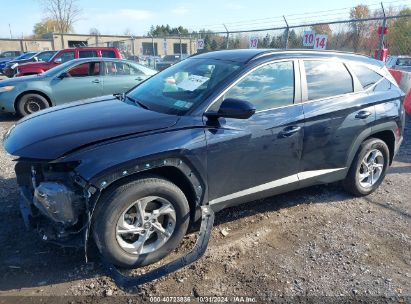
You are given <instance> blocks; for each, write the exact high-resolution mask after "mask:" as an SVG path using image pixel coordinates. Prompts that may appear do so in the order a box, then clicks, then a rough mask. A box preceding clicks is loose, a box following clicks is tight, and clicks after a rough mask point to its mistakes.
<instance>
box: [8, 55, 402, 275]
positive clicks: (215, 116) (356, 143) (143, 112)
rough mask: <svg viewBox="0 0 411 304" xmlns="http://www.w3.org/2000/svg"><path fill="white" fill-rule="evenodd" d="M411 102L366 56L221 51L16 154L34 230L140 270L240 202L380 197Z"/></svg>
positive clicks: (12, 148) (105, 102)
mask: <svg viewBox="0 0 411 304" xmlns="http://www.w3.org/2000/svg"><path fill="white" fill-rule="evenodd" d="M403 98H404V93H403V92H402V91H401V90H400V89H399V88H398V86H397V84H396V83H395V81H394V79H393V78H392V77H391V75H390V74H389V72H388V71H387V69H386V68H385V67H384V64H383V63H382V62H379V61H376V60H373V59H371V58H368V57H365V56H360V55H355V54H347V53H339V52H317V51H309V50H306V51H273V50H261V49H258V50H232V51H220V52H211V53H206V54H200V55H196V56H192V57H190V58H188V59H186V60H184V61H182V62H180V63H178V64H176V65H173V66H172V67H170V68H168V69H166V70H164V71H162V72H160V73H159V74H157V75H155V76H153V77H151V78H150V79H148V80H146V81H144V82H142V83H141V84H139V85H138V86H136V87H135V88H133V89H132V90H130V91H129V92H127V93H126V94H122V95H115V96H104V97H100V98H95V99H90V100H86V101H79V102H75V103H71V104H67V105H64V106H59V107H53V108H51V109H47V110H44V111H41V112H39V113H36V114H33V115H30V116H28V117H26V118H24V119H22V120H20V121H19V122H17V123H16V125H15V126H14V127H12V128H11V129H10V130H9V132H8V133H7V134H6V136H5V141H4V146H5V149H6V150H7V151H8V153H10V154H12V155H15V156H18V159H17V164H16V168H15V170H16V175H17V180H18V184H19V186H20V188H21V193H22V201H21V210H22V213H23V216H24V218H25V220H26V223H27V224H29V225H31V226H33V227H36V229H38V231H39V232H40V233H41V237H42V238H43V239H44V240H48V241H52V242H55V243H62V244H65V245H74V246H87V239H88V236H89V234H90V235H92V237H93V238H94V241H95V243H96V244H97V247H98V249H99V250H100V252H101V254H102V255H103V257H104V259H105V260H106V261H108V262H109V263H112V264H115V265H117V266H121V267H127V268H130V267H137V266H144V265H148V264H151V263H153V262H156V261H158V260H160V259H162V258H163V257H165V256H166V255H167V254H168V253H170V252H171V251H172V250H173V249H175V248H176V247H177V246H178V244H179V243H180V241H181V240H182V238H183V236H184V235H185V233H186V232H187V229H188V228H189V225H190V224H191V223H194V222H196V221H197V220H199V219H200V218H201V219H202V222H204V219H205V218H209V217H210V215H211V214H213V211H218V210H221V209H223V208H226V207H229V206H232V205H235V204H239V203H242V202H247V201H252V200H256V199H260V198H264V197H268V196H272V195H275V194H278V193H281V192H286V191H290V190H293V189H297V188H302V187H307V186H310V185H315V184H322V183H331V182H336V181H342V184H343V186H344V187H345V189H347V190H348V191H349V192H351V193H353V194H354V195H357V196H361V195H367V194H369V193H371V192H373V191H374V190H375V189H376V188H377V187H378V186H379V185H380V184H381V182H382V181H383V179H384V176H385V173H386V170H387V167H388V166H389V165H390V164H391V162H392V159H393V157H394V156H395V154H396V152H397V151H398V148H399V146H400V144H401V141H402V133H403V128H404V118H405V113H404V108H403V104H402V101H403ZM204 227H205V228H204ZM204 227H203V226H202V228H201V230H200V233H204V234H203V235H202V236H201V235H200V236H201V237H202V238H201V240H202V241H203V248H204V244H205V245H206V243H207V242H206V240H204V235H206V236H209V230H210V229H211V227H212V221H211V225H210V223H208V224H205V226H204ZM207 233H208V234H207ZM190 259H191V260H193V259H194V258H193V257H192V256H190V257H189V258H187V259H185V260H183V261H180V262H181V264H184V263H185V264H187V263H188V262H190V261H191V260H190ZM171 268H173V267H171ZM173 269H175V268H173Z"/></svg>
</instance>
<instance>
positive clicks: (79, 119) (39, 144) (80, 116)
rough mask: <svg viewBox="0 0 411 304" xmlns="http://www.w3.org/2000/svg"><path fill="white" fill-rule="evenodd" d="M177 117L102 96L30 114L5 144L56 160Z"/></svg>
mask: <svg viewBox="0 0 411 304" xmlns="http://www.w3.org/2000/svg"><path fill="white" fill-rule="evenodd" d="M178 118H179V117H178V116H175V115H167V114H163V113H158V112H153V111H149V110H145V109H143V108H141V107H139V106H137V105H134V104H129V103H125V102H122V101H120V100H118V99H117V98H115V97H114V96H103V97H98V98H93V99H87V100H84V101H79V102H74V103H69V104H67V105H63V106H58V107H53V108H50V109H47V110H43V111H40V112H38V113H36V114H32V115H29V116H27V117H26V118H24V119H22V120H20V121H18V122H17V123H16V125H15V126H13V127H12V128H11V129H10V130H9V131H8V132H7V133H6V135H5V138H4V147H5V149H6V151H7V152H8V153H10V154H12V155H15V156H19V157H26V158H36V159H47V160H53V159H56V158H58V157H60V156H63V155H64V154H67V153H69V152H70V151H73V150H76V149H79V148H81V147H83V146H86V145H90V144H93V143H96V142H100V141H103V140H107V139H112V138H116V137H119V136H125V135H132V134H138V133H142V132H146V131H153V130H159V129H165V128H168V127H171V126H173V125H174V124H175V123H176V122H177V121H178Z"/></svg>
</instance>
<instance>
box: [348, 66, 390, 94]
mask: <svg viewBox="0 0 411 304" xmlns="http://www.w3.org/2000/svg"><path fill="white" fill-rule="evenodd" d="M350 68H351V70H352V71H353V72H354V74H355V76H357V78H358V80H359V81H360V83H361V85H362V87H363V88H364V89H367V88H369V87H371V86H372V85H374V84H375V83H377V82H378V81H379V80H380V79H381V78H383V77H382V76H381V75H380V74H378V73H377V72H374V71H373V70H371V69H369V68H367V67H366V66H363V65H361V64H355V65H354V64H351V65H350Z"/></svg>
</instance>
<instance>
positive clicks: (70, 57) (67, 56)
mask: <svg viewBox="0 0 411 304" xmlns="http://www.w3.org/2000/svg"><path fill="white" fill-rule="evenodd" d="M57 59H58V60H59V61H60V62H67V61H70V60H73V59H74V52H65V53H63V54H61V55H60V57H58V58H56V60H57Z"/></svg>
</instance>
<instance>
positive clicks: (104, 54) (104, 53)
mask: <svg viewBox="0 0 411 304" xmlns="http://www.w3.org/2000/svg"><path fill="white" fill-rule="evenodd" d="M101 57H106V58H116V53H114V51H101Z"/></svg>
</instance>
